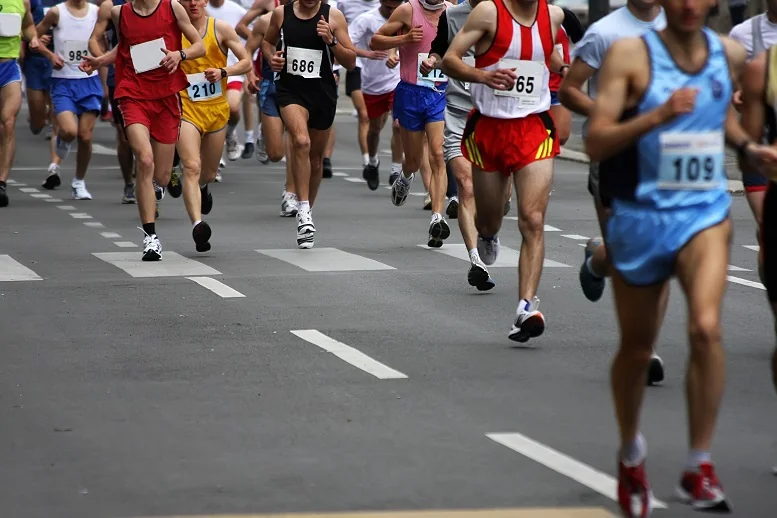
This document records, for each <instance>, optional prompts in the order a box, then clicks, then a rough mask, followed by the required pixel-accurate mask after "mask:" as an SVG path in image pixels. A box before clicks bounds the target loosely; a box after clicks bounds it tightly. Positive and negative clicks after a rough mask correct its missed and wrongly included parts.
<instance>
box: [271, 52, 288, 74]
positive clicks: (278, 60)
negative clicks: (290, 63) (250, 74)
mask: <svg viewBox="0 0 777 518" xmlns="http://www.w3.org/2000/svg"><path fill="white" fill-rule="evenodd" d="M285 64H286V58H284V57H283V51H281V50H279V51H278V52H276V53H275V54H273V56H272V58H270V68H272V71H273V72H280V71H281V70H283V65H285Z"/></svg>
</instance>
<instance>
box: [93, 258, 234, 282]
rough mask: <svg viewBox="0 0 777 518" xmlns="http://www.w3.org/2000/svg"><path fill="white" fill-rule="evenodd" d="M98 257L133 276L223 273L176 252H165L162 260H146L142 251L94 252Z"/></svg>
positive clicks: (192, 275) (197, 275) (195, 275)
mask: <svg viewBox="0 0 777 518" xmlns="http://www.w3.org/2000/svg"><path fill="white" fill-rule="evenodd" d="M92 255H93V256H95V257H96V258H98V259H100V260H102V261H105V262H106V263H109V264H112V265H113V266H115V267H116V268H120V269H122V270H124V271H125V272H127V273H128V274H130V275H131V276H132V277H139V278H144V277H199V276H208V275H221V272H220V271H218V270H215V269H213V268H211V267H210V266H208V265H206V264H202V263H200V262H198V261H195V260H194V259H189V258H187V257H184V256H182V255H179V254H176V253H175V252H163V256H162V257H163V258H162V260H161V261H149V262H144V261H141V260H140V252H108V253H98V254H92Z"/></svg>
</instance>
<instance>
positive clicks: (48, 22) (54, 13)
mask: <svg viewBox="0 0 777 518" xmlns="http://www.w3.org/2000/svg"><path fill="white" fill-rule="evenodd" d="M58 23H59V7H57V6H56V5H55V6H54V7H52V8H51V9H49V10H48V12H47V13H46V15H45V16H44V17H43V19H42V20H41V21H40V23H39V24H38V25H37V26H35V31H36V33H37V36H38V37H39V38H40V37H41V36H43V35H44V34H47V33H48V32H49V31H50V30H51V29H52V28H53V27H56V26H57V24H58Z"/></svg>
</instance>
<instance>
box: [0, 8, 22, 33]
mask: <svg viewBox="0 0 777 518" xmlns="http://www.w3.org/2000/svg"><path fill="white" fill-rule="evenodd" d="M21 33H22V17H21V15H19V13H0V36H3V37H6V38H14V37H16V36H18V35H20V34H21Z"/></svg>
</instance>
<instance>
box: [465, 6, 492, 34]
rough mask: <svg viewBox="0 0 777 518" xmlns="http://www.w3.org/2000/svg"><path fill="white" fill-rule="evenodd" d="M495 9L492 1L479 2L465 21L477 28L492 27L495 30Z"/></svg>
mask: <svg viewBox="0 0 777 518" xmlns="http://www.w3.org/2000/svg"><path fill="white" fill-rule="evenodd" d="M496 18H497V10H496V4H495V3H494V2H480V3H479V4H478V5H476V6H475V8H474V9H472V12H471V13H470V14H469V16H468V17H467V23H470V22H472V24H473V26H474V27H476V28H479V29H483V28H485V29H488V28H490V27H493V29H494V31H496Z"/></svg>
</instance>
